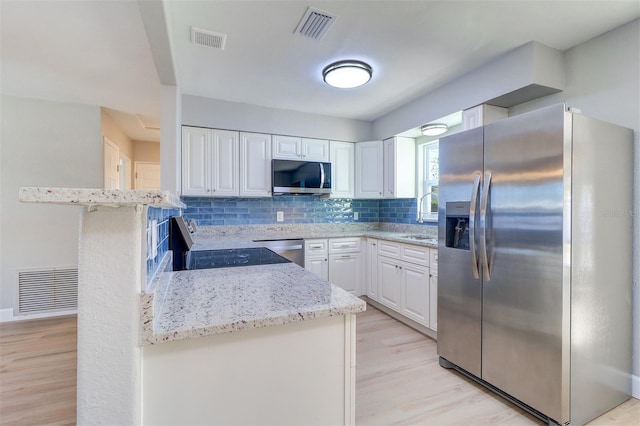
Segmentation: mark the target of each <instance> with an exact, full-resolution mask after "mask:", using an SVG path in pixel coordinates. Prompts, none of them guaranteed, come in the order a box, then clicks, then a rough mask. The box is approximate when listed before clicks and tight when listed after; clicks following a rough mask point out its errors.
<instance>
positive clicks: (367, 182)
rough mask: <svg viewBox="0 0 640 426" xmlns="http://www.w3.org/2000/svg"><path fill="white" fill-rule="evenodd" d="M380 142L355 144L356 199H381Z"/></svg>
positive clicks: (381, 167) (381, 162)
mask: <svg viewBox="0 0 640 426" xmlns="http://www.w3.org/2000/svg"><path fill="white" fill-rule="evenodd" d="M383 169H384V167H383V154H382V141H372V142H359V143H357V144H356V176H355V180H356V198H382V185H383V179H382V175H383Z"/></svg>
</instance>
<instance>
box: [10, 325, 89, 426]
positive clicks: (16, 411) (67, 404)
mask: <svg viewBox="0 0 640 426" xmlns="http://www.w3.org/2000/svg"><path fill="white" fill-rule="evenodd" d="M76 346H77V324H76V317H75V316H72V317H58V318H51V319H42V320H29V321H18V322H13V323H1V324H0V424H2V425H74V424H75V423H76Z"/></svg>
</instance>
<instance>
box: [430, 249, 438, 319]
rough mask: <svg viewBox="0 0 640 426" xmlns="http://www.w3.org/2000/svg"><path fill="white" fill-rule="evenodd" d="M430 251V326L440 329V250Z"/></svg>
mask: <svg viewBox="0 0 640 426" xmlns="http://www.w3.org/2000/svg"><path fill="white" fill-rule="evenodd" d="M429 253H430V256H429V266H430V268H429V328H430V329H432V330H435V331H438V250H433V249H432V250H429Z"/></svg>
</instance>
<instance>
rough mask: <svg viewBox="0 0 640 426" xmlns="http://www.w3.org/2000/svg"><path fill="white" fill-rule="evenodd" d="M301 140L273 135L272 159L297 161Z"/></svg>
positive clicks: (299, 155) (300, 152) (299, 154)
mask: <svg viewBox="0 0 640 426" xmlns="http://www.w3.org/2000/svg"><path fill="white" fill-rule="evenodd" d="M301 144H302V140H301V139H300V138H298V137H295V136H282V135H273V158H279V159H282V160H299V159H300V157H301V155H302V151H301Z"/></svg>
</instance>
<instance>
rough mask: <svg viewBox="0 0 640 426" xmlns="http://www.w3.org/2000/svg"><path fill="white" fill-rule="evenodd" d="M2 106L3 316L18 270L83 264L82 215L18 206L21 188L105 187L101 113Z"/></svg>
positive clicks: (18, 102)
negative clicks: (80, 251)
mask: <svg viewBox="0 0 640 426" xmlns="http://www.w3.org/2000/svg"><path fill="white" fill-rule="evenodd" d="M1 103H2V110H1V113H2V121H1V132H0V142H1V145H2V158H1V159H0V161H1V162H0V183H1V189H2V190H1V193H0V200H1V201H0V206H1V208H2V212H1V215H0V216H1V219H0V266H1V269H0V271H1V276H0V280H1V281H0V309H7V308H13V306H14V298H15V291H14V290H15V280H16V275H15V274H16V269H19V268H41V267H44V268H46V267H55V266H74V267H75V266H76V265H77V263H78V223H79V213H80V208H77V209H76V208H73V207H68V206H47V205H42V204H23V203H19V202H18V188H19V187H21V186H59V187H93V188H99V187H101V186H102V142H101V138H100V108H99V107H97V106H87V105H78V104H69V103H59V102H50V101H40V100H33V99H25V98H16V97H7V96H2V98H1ZM5 312H6V311H5ZM3 313H4V312H3Z"/></svg>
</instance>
